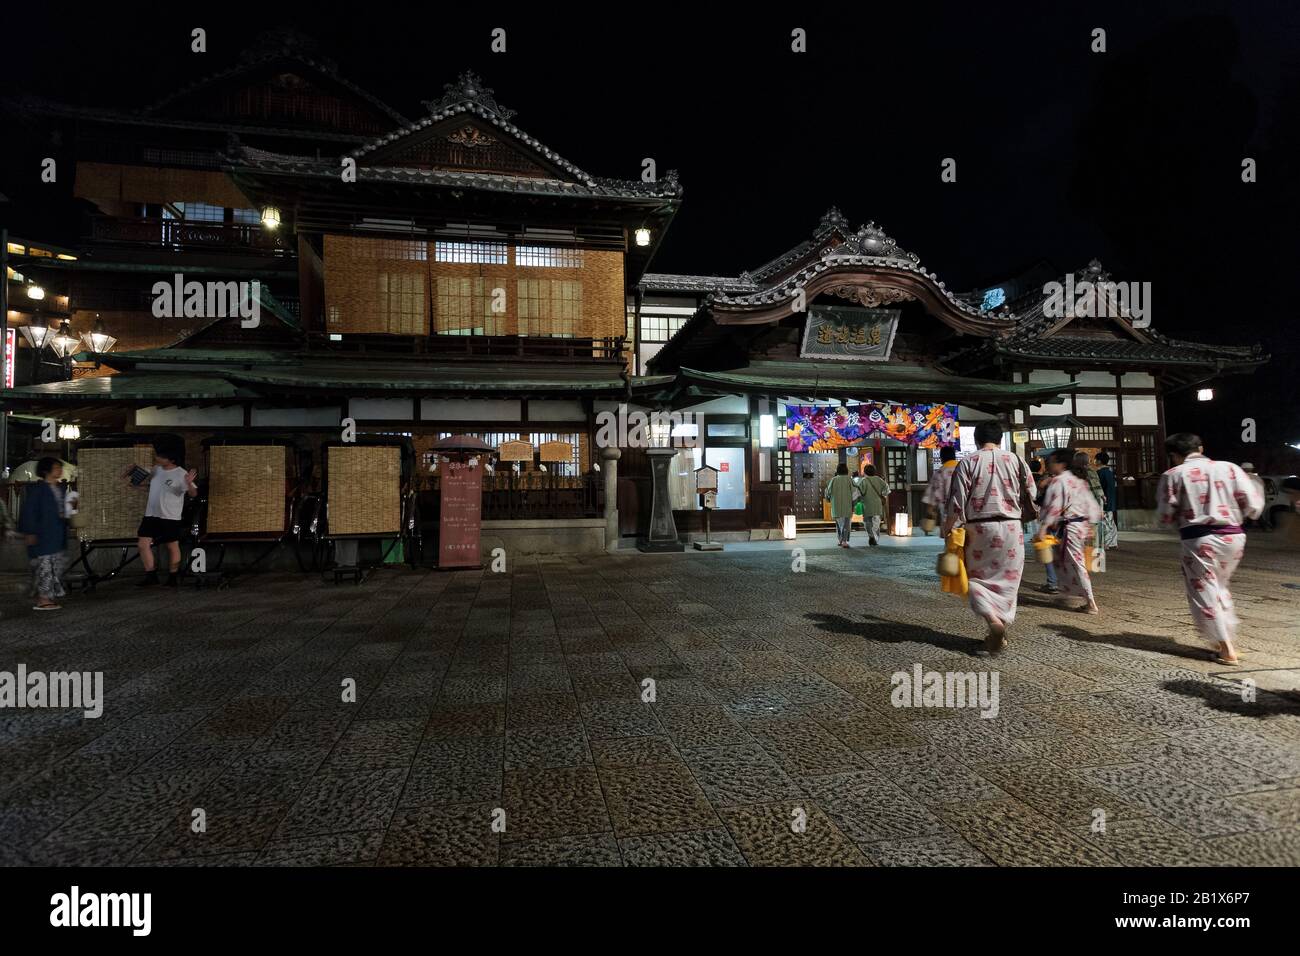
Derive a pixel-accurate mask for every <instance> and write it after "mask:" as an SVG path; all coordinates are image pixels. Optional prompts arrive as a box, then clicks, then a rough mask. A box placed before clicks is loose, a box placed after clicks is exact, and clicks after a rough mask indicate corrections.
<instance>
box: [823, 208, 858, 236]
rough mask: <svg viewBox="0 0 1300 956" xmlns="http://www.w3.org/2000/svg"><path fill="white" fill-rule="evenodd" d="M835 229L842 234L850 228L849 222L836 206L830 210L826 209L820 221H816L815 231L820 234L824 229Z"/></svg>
mask: <svg viewBox="0 0 1300 956" xmlns="http://www.w3.org/2000/svg"><path fill="white" fill-rule="evenodd" d="M837 227H838V228H839V229H841V230H843V231H844V232H848V231H849V228H850V226H849V221H848V219H846V218H845V217H844V213H842V212H840V209H839V207H838V206H831V208H830V209H827V210H826V212H825V213H823V214H822V217H821V219H820V220H819V221H818V223H817V231H818V232H821V231H822V230H824V229H834V228H837Z"/></svg>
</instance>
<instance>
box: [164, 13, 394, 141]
mask: <svg viewBox="0 0 1300 956" xmlns="http://www.w3.org/2000/svg"><path fill="white" fill-rule="evenodd" d="M303 43H304V38H302V37H299V36H296V35H294V34H292V33H289V32H285V31H273V32H272V33H271V34H268V35H264V36H263V37H262V38H260V39H259V41H258V43H257V44H256V45H255V47H254V48H252V49H249V50H246V51H245V52H244V54H243V55H242V56H241V57H240V60H239V63H237V64H236V65H234V66H232V67H230V68H228V69H225V70H219V71H217V72H216V73H211V74H209V75H207V76H205V77H202V78H201V79H198V80H195V81H194V82H193V83H190V84H188V85H186V86H183V87H181V88H180V89H178V90H175V91H174V92H172V93H169V94H167V95H166V96H164V97H163V98H162V99H160V100H158V101H157V102H155V103H154V104H153V105H152V106H150V107H148V108H147V110H146V112H151V113H154V112H157V111H158V110H160V109H162V108H163V107H165V106H167V105H168V104H170V103H173V102H175V101H176V100H179V99H181V98H182V97H185V96H187V95H189V94H190V93H193V92H195V91H197V90H200V89H202V88H203V87H205V86H210V85H212V84H214V83H219V82H220V81H222V80H225V79H228V78H230V77H232V76H238V75H239V74H240V73H246V72H248V71H250V70H253V69H256V68H257V67H259V66H261V65H263V64H265V63H274V62H276V61H280V60H285V61H290V62H293V63H296V64H300V65H302V66H305V67H307V68H308V69H310V70H314V71H315V72H317V73H320V74H323V75H325V76H328V77H329V78H330V79H331V80H333V81H334V82H335V83H338V84H339V85H340V86H342V87H343V88H345V89H346V90H348V92H350V93H352V94H353V95H355V96H357V97H360V98H361V99H363V100H365V101H366V102H367V103H369V104H370V105H371V106H373V107H375V109H377V110H379V112H381V113H383V114H384V115H385V116H387V117H388V118H389V119H391V120H392V121H393V122H394V123H398V124H404V123H407V122H409V121H408V120H407V118H406V117H405V116H403V115H402V114H401V113H399V112H397V110H395V109H393V108H391V107H390V106H388V104H386V103H384V102H383V101H381V100H380V99H379V98H378V97H376V96H372V95H371V94H370V93H367V92H366V91H365V90H363V89H362V88H361V87H359V86H357V85H356V84H355V83H352V82H351V81H349V80H347V79H345V78H343V77H342V76H340V75H339V73H338V68H337V66H336V65H335V63H334V61H333V60H329V59H327V58H325V57H321V56H313V55H310V54H309V53H308V52H307V51H306V50H305V48H304V46H303Z"/></svg>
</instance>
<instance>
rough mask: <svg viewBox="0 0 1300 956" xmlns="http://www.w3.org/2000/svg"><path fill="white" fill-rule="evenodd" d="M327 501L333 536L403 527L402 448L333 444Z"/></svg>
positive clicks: (390, 531) (392, 531) (388, 531)
mask: <svg viewBox="0 0 1300 956" xmlns="http://www.w3.org/2000/svg"><path fill="white" fill-rule="evenodd" d="M327 454H328V456H329V457H328V468H327V472H326V475H327V477H326V484H327V486H328V487H327V490H326V495H327V499H326V503H327V507H328V509H329V511H328V514H329V535H330V537H332V538H337V537H346V536H348V535H363V534H398V533H400V531H401V530H402V449H401V448H400V447H399V446H397V445H331V446H329V448H328V449H327Z"/></svg>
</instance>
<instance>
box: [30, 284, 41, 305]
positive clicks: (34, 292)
mask: <svg viewBox="0 0 1300 956" xmlns="http://www.w3.org/2000/svg"><path fill="white" fill-rule="evenodd" d="M27 298H29V299H35V300H36V301H37V302H39V301H40V300H41V299H43V298H45V290H44V289H42V288H41V287H40V286H38V285H37V284H36V283H35V282H33V283H32V284H31V285H29V286H28V287H27Z"/></svg>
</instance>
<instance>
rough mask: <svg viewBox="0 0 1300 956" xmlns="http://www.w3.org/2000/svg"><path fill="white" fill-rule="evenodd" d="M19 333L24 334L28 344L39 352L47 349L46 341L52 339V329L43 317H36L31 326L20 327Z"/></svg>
mask: <svg viewBox="0 0 1300 956" xmlns="http://www.w3.org/2000/svg"><path fill="white" fill-rule="evenodd" d="M18 331H20V332H22V334H23V338H25V339H26V340H27V344H28V345H30V346H31V347H32V348H34V349H36V350H37V351H40V350H41V349H43V348H45V341H46V339H48V338H49V337H50V327H49V326H48V325H46V323H45V317H44V316H41V315H37V316H35V317H34V318H33V319H32V322H31V325H23V326H19V328H18Z"/></svg>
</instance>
